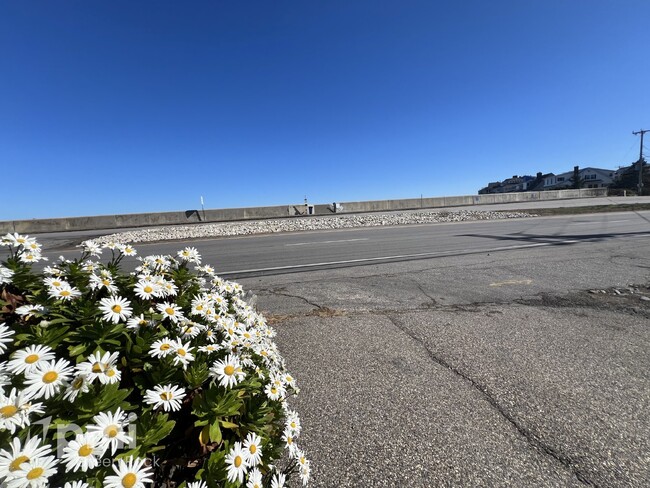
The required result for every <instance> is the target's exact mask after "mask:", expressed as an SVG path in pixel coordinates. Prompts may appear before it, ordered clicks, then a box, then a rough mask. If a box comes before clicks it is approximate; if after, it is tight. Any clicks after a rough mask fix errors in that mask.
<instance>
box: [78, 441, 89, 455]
mask: <svg viewBox="0 0 650 488" xmlns="http://www.w3.org/2000/svg"><path fill="white" fill-rule="evenodd" d="M77 452H78V453H79V455H80V456H81V457H88V456H90V455H91V454H92V453H93V448H92V446H90V445H88V444H84V445H83V446H81V447H80V448H79V451H77Z"/></svg>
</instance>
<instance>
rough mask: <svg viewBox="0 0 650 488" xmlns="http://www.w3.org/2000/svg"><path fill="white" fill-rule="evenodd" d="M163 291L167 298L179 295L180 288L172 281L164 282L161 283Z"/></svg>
mask: <svg viewBox="0 0 650 488" xmlns="http://www.w3.org/2000/svg"><path fill="white" fill-rule="evenodd" d="M160 285H161V287H162V291H163V293H164V294H165V296H176V295H177V294H178V287H177V286H176V285H175V284H174V282H173V281H171V280H162V281H161V282H160Z"/></svg>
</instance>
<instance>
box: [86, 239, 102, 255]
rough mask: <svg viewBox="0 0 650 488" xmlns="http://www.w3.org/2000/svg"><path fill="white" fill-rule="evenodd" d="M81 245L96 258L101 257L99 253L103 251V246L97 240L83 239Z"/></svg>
mask: <svg viewBox="0 0 650 488" xmlns="http://www.w3.org/2000/svg"><path fill="white" fill-rule="evenodd" d="M81 247H82V248H83V250H84V252H86V253H88V254H90V255H91V256H94V257H96V258H97V257H99V255H100V254H101V253H102V248H101V246H100V245H99V244H97V243H96V242H95V241H91V240H88V241H83V242H82V243H81Z"/></svg>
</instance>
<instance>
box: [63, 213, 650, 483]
mask: <svg viewBox="0 0 650 488" xmlns="http://www.w3.org/2000/svg"><path fill="white" fill-rule="evenodd" d="M186 244H191V245H195V246H196V247H197V248H198V249H199V250H200V252H201V253H202V254H203V256H204V261H205V262H208V263H211V264H213V265H214V266H215V267H216V268H217V269H218V270H219V271H220V272H223V273H224V274H225V275H226V276H228V277H232V278H237V279H239V281H240V282H241V283H242V285H243V286H244V288H245V289H246V290H250V291H251V292H253V293H254V294H255V295H256V305H257V307H258V308H259V309H260V311H262V312H263V313H264V314H265V315H266V316H267V317H268V319H269V320H270V321H271V322H272V323H273V325H274V327H275V328H276V329H277V331H278V337H277V343H278V345H279V348H280V351H281V353H282V354H283V356H284V357H285V359H286V361H287V365H288V367H289V369H290V371H291V372H292V373H293V375H295V376H296V377H297V379H298V384H299V386H300V388H301V390H302V391H301V394H300V395H299V396H298V397H297V398H295V399H294V400H293V401H292V403H293V405H294V406H295V408H296V409H297V410H298V411H299V412H300V414H301V418H302V423H303V434H302V435H301V445H302V447H304V448H305V449H306V450H307V452H308V455H309V457H310V459H311V460H312V468H313V480H312V483H311V486H315V487H358V486H372V487H374V486H377V487H382V486H390V487H405V486H409V487H437V486H516V487H519V486H521V487H529V486H535V487H546V486H548V487H556V486H558V487H564V486H602V487H610V486H611V487H628V486H635V487H636V486H638V487H644V486H650V422H649V421H648V418H650V354H649V352H650V305H649V304H650V300H649V299H648V298H650V289H649V288H648V286H647V285H648V284H649V283H650V214H649V213H648V212H626V213H612V214H598V215H577V216H564V217H545V218H534V219H517V220H509V221H490V222H471V223H469V222H468V223H458V224H433V225H422V226H408V227H398V228H375V229H358V230H356V229H355V230H345V231H332V232H313V233H311V232H310V233H300V234H285V235H273V236H256V237H247V238H230V239H215V240H204V241H197V242H194V241H193V242H188V243H182V245H186ZM179 245H181V244H179V243H160V244H151V245H140V246H137V247H138V250H139V252H140V254H148V253H154V252H156V253H158V252H170V251H172V250H175V249H178V247H179ZM65 252H67V251H65ZM416 254H422V255H421V256H415V255H416ZM424 254H426V255H424ZM359 260H364V261H359ZM342 261H355V262H348V263H344V262H342ZM314 264H315V266H312V265H314ZM291 266H293V268H290V267H291ZM271 268H275V269H271ZM278 268H284V269H278ZM251 270H253V271H251ZM643 297H646V298H645V299H644V298H643Z"/></svg>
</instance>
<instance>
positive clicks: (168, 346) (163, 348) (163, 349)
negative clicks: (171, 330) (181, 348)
mask: <svg viewBox="0 0 650 488" xmlns="http://www.w3.org/2000/svg"><path fill="white" fill-rule="evenodd" d="M170 347H172V346H170V345H169V344H161V345H160V350H161V351H166V350H168V349H169V348H170Z"/></svg>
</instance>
